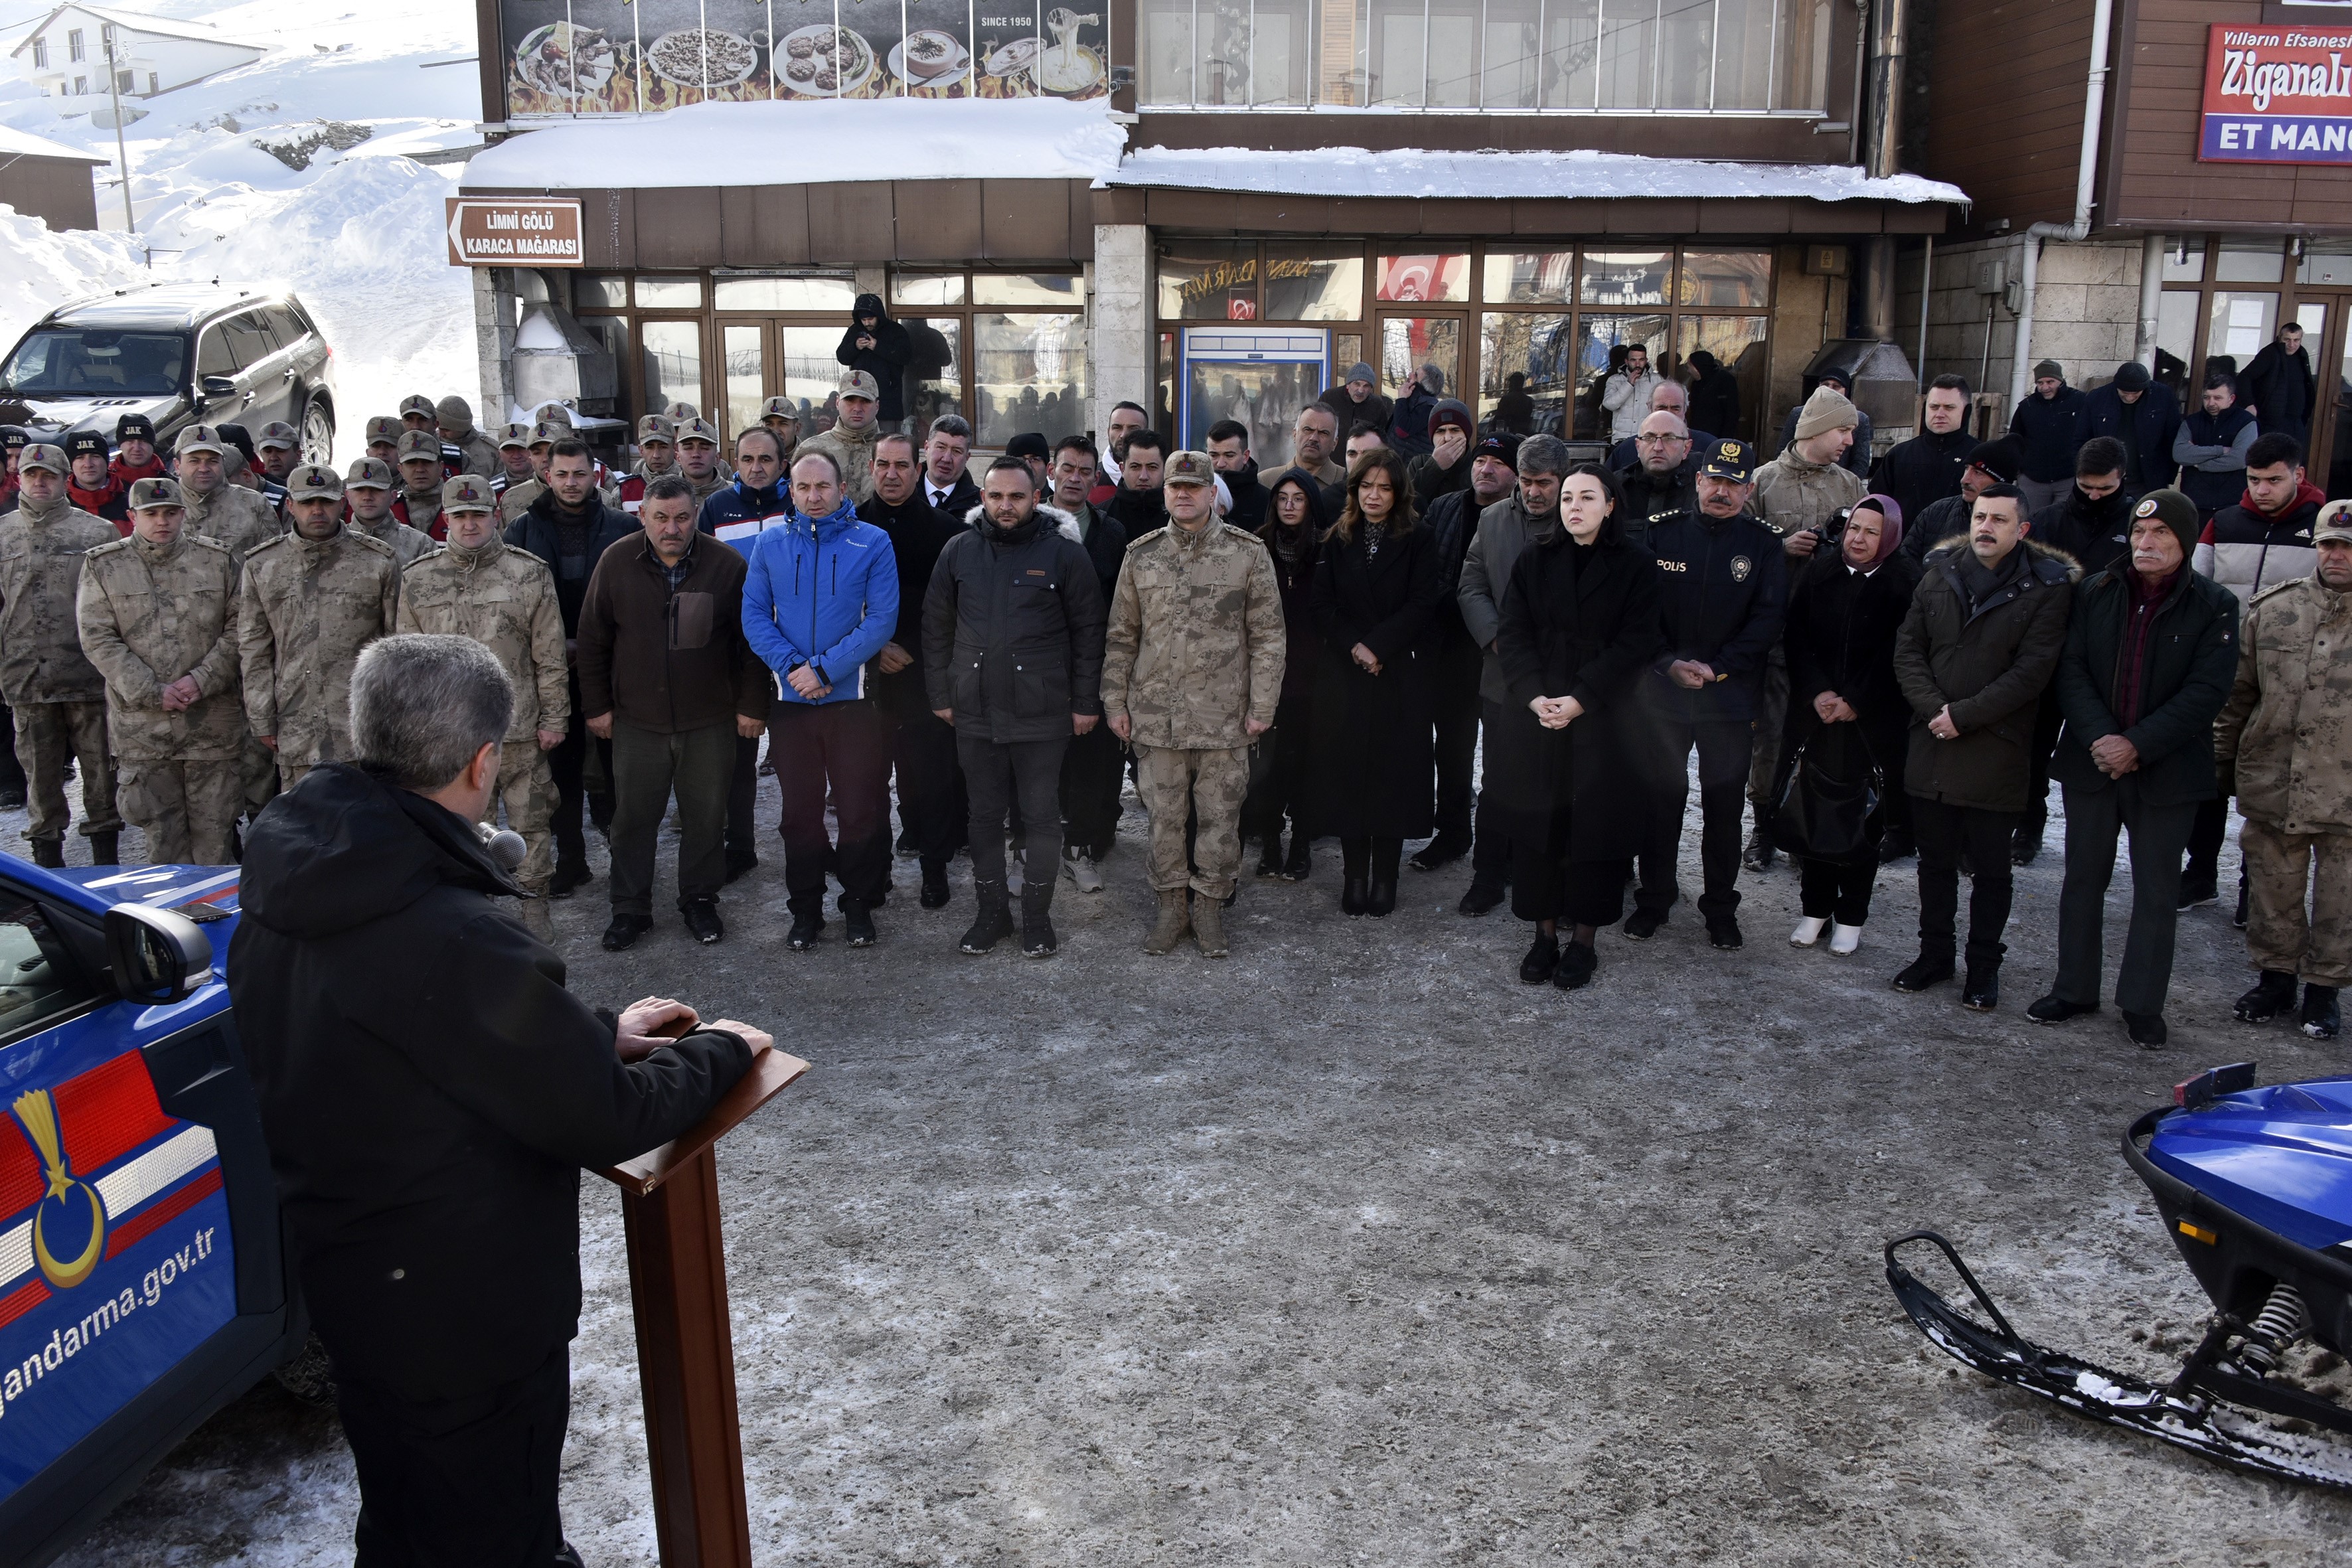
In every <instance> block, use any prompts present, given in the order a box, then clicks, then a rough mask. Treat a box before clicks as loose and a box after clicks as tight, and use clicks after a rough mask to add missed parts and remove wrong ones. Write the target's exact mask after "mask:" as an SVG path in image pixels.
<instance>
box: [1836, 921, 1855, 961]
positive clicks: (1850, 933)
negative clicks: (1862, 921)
mask: <svg viewBox="0 0 2352 1568" xmlns="http://www.w3.org/2000/svg"><path fill="white" fill-rule="evenodd" d="M1861 945H1862V928H1861V927H1860V926H1849V925H1839V924H1837V923H1836V922H1834V921H1832V923H1831V925H1830V952H1832V953H1833V954H1835V955H1836V956H1837V957H1839V958H1852V957H1853V950H1854V949H1855V948H1857V947H1860V946H1861Z"/></svg>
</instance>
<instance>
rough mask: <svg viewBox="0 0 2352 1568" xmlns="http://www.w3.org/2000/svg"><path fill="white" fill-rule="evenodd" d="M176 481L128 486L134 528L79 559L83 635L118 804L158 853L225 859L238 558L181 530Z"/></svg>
mask: <svg viewBox="0 0 2352 1568" xmlns="http://www.w3.org/2000/svg"><path fill="white" fill-rule="evenodd" d="M187 516H188V514H187V509H186V508H184V507H183V506H182V505H181V504H180V487H179V486H178V485H177V484H175V483H173V481H172V480H170V479H141V480H140V481H139V482H138V483H136V484H134V485H132V486H131V537H130V538H128V539H119V540H116V541H115V542H113V543H111V544H106V545H100V547H99V548H98V549H96V550H93V551H91V552H89V555H88V556H86V557H85V558H84V559H83V563H82V571H81V592H80V596H79V603H78V605H77V609H78V612H79V621H80V625H81V646H82V650H83V652H85V653H87V654H88V655H89V661H90V663H92V664H94V665H96V666H97V667H98V669H99V672H100V674H101V675H103V676H104V677H105V678H106V721H107V729H108V731H109V732H110V734H111V736H112V737H113V741H114V749H115V752H116V755H117V756H118V757H119V758H120V763H119V764H118V765H119V766H120V768H121V801H122V812H123V815H124V816H128V817H129V818H130V819H131V821H132V822H133V823H135V824H137V825H138V826H139V827H141V828H142V829H143V830H144V831H145V833H146V835H147V858H148V859H149V860H151V861H153V862H154V863H155V864H157V865H169V864H173V863H177V862H192V863H194V864H196V865H200V866H227V865H233V864H234V863H235V862H236V849H235V847H234V844H233V842H232V837H231V836H232V834H233V833H234V832H235V831H236V814H237V813H238V812H239V811H240V810H242V809H243V808H244V805H245V784H244V781H243V779H242V777H241V776H240V774H239V771H238V761H239V758H240V756H241V755H242V753H243V751H244V747H245V707H244V704H243V702H242V700H240V697H239V691H240V689H241V687H240V682H239V680H238V678H237V662H236V564H235V563H233V562H231V561H230V560H229V558H228V550H227V548H226V546H223V545H220V544H215V543H214V542H212V541H211V540H209V539H205V538H201V537H199V536H198V535H196V534H194V533H191V532H190V531H188V526H187Z"/></svg>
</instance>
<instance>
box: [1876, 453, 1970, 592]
mask: <svg viewBox="0 0 2352 1568" xmlns="http://www.w3.org/2000/svg"><path fill="white" fill-rule="evenodd" d="M1976 447H1977V438H1976V437H1974V436H1971V435H1969V431H1968V427H1967V426H1961V427H1960V428H1959V429H1958V430H1954V431H1950V432H1948V434H1945V435H1942V436H1938V435H1937V434H1936V433H1935V432H1934V431H1932V430H1929V431H1923V432H1922V433H1921V434H1919V435H1916V436H1914V437H1911V439H1909V440H1908V441H1902V442H1897V443H1896V444H1895V446H1893V447H1889V448H1887V452H1886V456H1885V457H1883V458H1879V459H1878V461H1877V462H1876V463H1875V464H1874V465H1873V466H1872V468H1871V470H1870V488H1871V489H1874V490H1875V491H1877V492H1878V493H1879V494H1880V495H1883V496H1889V497H1892V498H1893V499H1894V501H1895V505H1896V506H1899V507H1901V508H1902V509H1903V527H1904V529H1905V530H1906V532H1907V531H1913V530H1916V528H1917V527H1918V525H1919V514H1920V513H1922V512H1924V511H1926V510H1927V509H1928V508H1929V507H1930V506H1932V505H1934V504H1935V503H1936V502H1937V501H1939V500H1943V499H1944V498H1945V497H1946V496H1956V495H1958V494H1959V493H1960V475H1961V474H1962V473H1963V472H1964V471H1966V469H1967V468H1968V466H1969V453H1970V452H1973V451H1975V450H1976ZM1930 542H1931V543H1932V541H1930ZM1910 553H1911V559H1912V560H1914V561H1915V562H1916V561H1917V560H1919V559H1920V558H1921V557H1922V556H1923V555H1925V554H1926V553H1927V552H1926V551H1925V550H1917V551H1913V552H1910Z"/></svg>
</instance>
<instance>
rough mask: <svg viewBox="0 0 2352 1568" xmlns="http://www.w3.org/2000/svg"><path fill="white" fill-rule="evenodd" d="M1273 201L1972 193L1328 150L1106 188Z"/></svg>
mask: <svg viewBox="0 0 2352 1568" xmlns="http://www.w3.org/2000/svg"><path fill="white" fill-rule="evenodd" d="M1101 183H1102V184H1109V185H1150V186H1152V187H1154V188H1155V189H1171V188H1172V189H1177V190H1199V191H1243V192H1253V193H1259V194H1263V195H1302V196H1307V195H1311V196H1407V197H1415V196H1426V197H1461V196H1469V197H1477V198H1483V199H1487V200H1494V199H1499V198H1502V197H1508V196H1523V197H1524V196H1553V197H1582V198H1609V197H1682V198H1690V197H1706V198H1715V199H1723V198H1728V197H1759V196H1761V197H1781V198H1786V197H1791V196H1797V197H1810V198H1811V199H1813V200H1815V201H1824V202H1845V201H1883V202H1912V203H1918V202H1953V203H1957V204H1958V205H1962V206H1965V205H1968V201H1969V197H1968V193H1966V192H1965V191H1963V190H1961V189H1960V188H1959V187H1958V185H1949V184H1944V183H1943V182H1942V181H1940V180H1929V179H1923V178H1921V177H1920V176H1919V175H1916V174H1897V175H1895V176H1893V177H1892V178H1888V179H1872V178H1870V177H1869V176H1867V175H1866V174H1864V173H1863V172H1862V170H1861V169H1859V168H1857V167H1854V166H1853V165H1850V164H1844V165H1841V164H1827V165H1825V164H1803V163H1716V162H1713V161H1710V160H1707V159H1702V158H1644V157H1641V156H1638V155H1636V154H1633V153H1594V152H1573V153H1424V152H1420V151H1416V150H1412V149H1404V150H1401V151H1396V152H1381V153H1375V152H1370V151H1368V150H1367V149H1364V148H1361V147H1321V148H1316V149H1314V150H1311V151H1308V152H1301V153H1262V152H1255V151H1252V150H1251V149H1248V148H1244V147H1204V148H1197V149H1195V148H1174V147H1141V148H1138V149H1137V150H1136V151H1134V152H1132V153H1129V154H1128V155H1127V156H1126V157H1125V158H1123V159H1121V160H1120V162H1119V165H1118V172H1117V173H1116V174H1111V175H1109V176H1108V177H1107V178H1105V179H1104V180H1103V181H1102V182H1101Z"/></svg>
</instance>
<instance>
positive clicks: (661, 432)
mask: <svg viewBox="0 0 2352 1568" xmlns="http://www.w3.org/2000/svg"><path fill="white" fill-rule="evenodd" d="M676 439H677V426H674V425H672V424H671V423H670V422H669V421H668V420H667V419H665V418H663V417H662V416H660V415H658V414H648V415H646V416H645V417H644V418H643V419H640V420H638V421H637V445H638V446H640V447H642V446H644V445H645V444H646V442H648V441H659V442H661V443H662V444H664V445H665V446H667V444H669V443H670V442H672V441H674V440H676Z"/></svg>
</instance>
